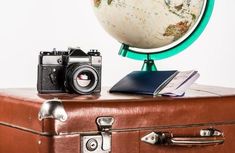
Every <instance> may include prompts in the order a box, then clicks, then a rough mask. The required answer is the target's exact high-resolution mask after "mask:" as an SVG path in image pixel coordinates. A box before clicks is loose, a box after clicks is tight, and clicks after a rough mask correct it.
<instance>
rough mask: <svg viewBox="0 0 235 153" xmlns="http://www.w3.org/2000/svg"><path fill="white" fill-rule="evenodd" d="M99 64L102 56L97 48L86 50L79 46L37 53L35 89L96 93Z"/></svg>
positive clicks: (49, 91)
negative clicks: (66, 49)
mask: <svg viewBox="0 0 235 153" xmlns="http://www.w3.org/2000/svg"><path fill="white" fill-rule="evenodd" d="M101 66H102V57H101V55H100V52H98V51H97V50H91V51H89V52H88V53H85V52H84V51H82V50H81V49H79V48H69V49H68V51H56V50H55V49H54V50H53V51H52V52H40V55H39V64H38V79H37V89H38V92H39V93H65V92H68V93H78V94H91V93H99V92H100V91H101Z"/></svg>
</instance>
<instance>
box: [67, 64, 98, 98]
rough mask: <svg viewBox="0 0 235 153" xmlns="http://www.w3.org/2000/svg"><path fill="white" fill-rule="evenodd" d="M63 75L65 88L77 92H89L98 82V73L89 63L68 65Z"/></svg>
mask: <svg viewBox="0 0 235 153" xmlns="http://www.w3.org/2000/svg"><path fill="white" fill-rule="evenodd" d="M65 77H66V86H67V89H69V90H72V91H73V92H75V93H79V94H91V93H92V92H93V91H94V90H95V89H96V87H97V85H98V83H99V75H98V73H97V71H96V70H95V69H94V68H93V67H92V66H90V65H76V64H74V65H70V66H69V68H68V69H67V71H66V74H65Z"/></svg>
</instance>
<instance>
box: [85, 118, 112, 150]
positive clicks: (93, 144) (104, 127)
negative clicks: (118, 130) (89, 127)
mask: <svg viewBox="0 0 235 153" xmlns="http://www.w3.org/2000/svg"><path fill="white" fill-rule="evenodd" d="M96 123H97V126H98V134H97V133H94V134H88V135H83V136H82V139H81V153H110V152H111V144H112V143H111V142H112V133H111V130H112V125H113V123H114V118H113V117H98V118H97V119H96Z"/></svg>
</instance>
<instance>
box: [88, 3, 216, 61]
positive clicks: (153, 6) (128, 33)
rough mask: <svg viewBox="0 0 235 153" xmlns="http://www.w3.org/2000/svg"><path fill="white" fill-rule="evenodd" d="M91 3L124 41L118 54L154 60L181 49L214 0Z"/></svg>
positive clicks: (197, 32)
mask: <svg viewBox="0 0 235 153" xmlns="http://www.w3.org/2000/svg"><path fill="white" fill-rule="evenodd" d="M92 6H93V8H94V12H95V15H96V17H97V19H98V21H99V22H100V23H101V25H102V26H103V28H104V29H105V30H106V31H107V32H108V33H109V34H110V35H111V36H113V37H114V38H115V39H116V40H118V41H119V42H120V43H122V44H123V45H122V47H121V49H120V52H119V53H120V54H121V55H123V56H127V57H130V58H134V59H139V60H146V59H148V60H149V59H152V60H156V59H163V58H167V57H169V56H173V55H175V54H177V53H179V52H181V51H182V50H184V49H185V48H186V47H188V46H189V45H190V44H192V43H193V42H194V41H195V40H196V39H197V38H198V37H199V35H200V34H201V33H202V31H203V30H204V28H205V26H206V25H207V23H208V21H209V18H210V16H211V13H212V10H213V6H214V0H92ZM130 48H132V49H130Z"/></svg>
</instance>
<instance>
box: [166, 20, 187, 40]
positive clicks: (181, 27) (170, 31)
mask: <svg viewBox="0 0 235 153" xmlns="http://www.w3.org/2000/svg"><path fill="white" fill-rule="evenodd" d="M190 26H191V24H188V21H184V22H182V21H181V22H179V23H177V24H176V25H169V26H168V27H167V28H166V31H165V33H164V34H163V36H174V40H177V39H179V38H181V37H182V36H183V35H184V34H185V33H186V32H187V31H188V29H189V28H190Z"/></svg>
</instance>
